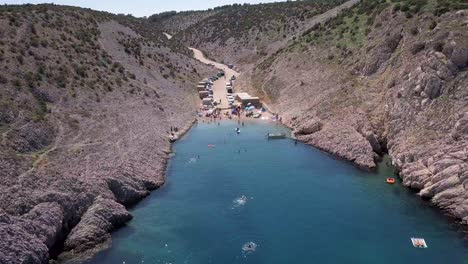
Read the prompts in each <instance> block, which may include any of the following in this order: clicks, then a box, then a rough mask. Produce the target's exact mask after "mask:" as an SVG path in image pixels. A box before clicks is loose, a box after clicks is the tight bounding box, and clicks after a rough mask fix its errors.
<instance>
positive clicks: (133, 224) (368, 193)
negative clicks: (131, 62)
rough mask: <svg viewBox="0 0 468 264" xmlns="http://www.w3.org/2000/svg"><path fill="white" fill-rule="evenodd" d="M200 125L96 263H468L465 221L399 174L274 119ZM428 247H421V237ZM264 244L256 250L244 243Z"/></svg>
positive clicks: (182, 143) (92, 262)
mask: <svg viewBox="0 0 468 264" xmlns="http://www.w3.org/2000/svg"><path fill="white" fill-rule="evenodd" d="M237 126H239V125H238V124H237V122H234V121H222V122H221V123H220V125H218V124H215V123H198V124H196V125H195V126H194V127H193V128H192V129H191V130H190V131H189V132H188V134H187V135H185V136H184V137H183V138H182V139H181V140H179V141H178V142H176V143H175V144H174V146H173V151H174V155H173V156H172V158H171V160H170V162H169V165H168V168H167V182H166V184H165V185H164V186H163V187H162V188H161V189H159V190H157V191H155V192H153V194H152V195H151V196H150V197H149V198H147V199H145V200H144V201H142V202H141V203H139V204H138V205H137V206H136V207H135V208H133V209H132V214H133V216H134V219H133V220H132V221H130V222H129V224H128V225H127V226H126V227H123V228H122V229H119V230H118V231H116V232H115V233H113V242H112V246H111V247H110V248H109V249H107V250H105V251H103V252H101V253H99V254H98V255H97V256H96V257H95V258H94V259H92V260H89V261H88V262H86V263H88V264H111V263H112V264H115V263H125V264H136V263H173V264H176V263H197V264H202V263H223V264H227V263H259V264H260V263H265V264H266V263H268V264H271V263H364V264H365V263H369V264H371V263H372V264H387V263H389V264H390V263H392V264H394V263H425V264H428V263H468V262H467V261H468V245H467V241H466V240H465V239H464V238H463V233H462V232H460V230H459V226H457V225H456V224H454V223H453V221H452V220H450V219H448V218H446V217H445V216H443V215H442V214H440V212H438V211H437V210H436V209H434V208H433V207H431V206H429V204H427V203H426V202H424V201H423V200H421V199H420V198H419V197H417V196H416V195H415V194H414V193H412V192H411V191H410V190H408V189H407V188H405V187H403V186H401V185H400V183H399V182H398V181H397V183H396V184H394V185H389V184H387V183H386V182H385V179H386V178H387V177H392V176H393V169H392V168H391V167H388V166H386V165H385V164H384V163H382V164H380V166H379V168H378V170H377V171H376V172H366V171H362V170H359V169H358V168H356V167H355V166H353V165H352V164H350V163H348V162H344V161H340V160H336V159H334V158H332V157H330V156H329V155H326V154H324V153H322V152H320V151H318V150H316V149H313V148H311V147H309V146H306V145H303V144H301V143H297V144H296V143H295V142H294V141H293V140H290V139H285V140H267V138H266V134H267V133H269V132H272V133H273V132H275V133H277V132H285V133H289V131H288V130H287V129H286V128H284V127H282V126H280V125H278V124H275V123H272V122H267V121H258V122H249V123H246V125H245V126H242V127H241V133H240V134H239V135H237V134H236V133H235V129H236V127H237ZM414 237H415V238H424V239H425V241H426V243H427V245H428V248H425V249H422V248H415V247H413V245H412V243H411V238H414ZM249 242H253V243H255V245H257V246H256V248H255V250H254V251H245V250H243V245H245V244H246V243H249Z"/></svg>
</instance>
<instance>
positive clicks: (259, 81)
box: [176, 0, 468, 224]
mask: <svg viewBox="0 0 468 264" xmlns="http://www.w3.org/2000/svg"><path fill="white" fill-rule="evenodd" d="M348 4H349V6H353V7H352V8H349V9H347V8H343V9H341V10H343V11H342V12H341V13H340V14H339V15H338V16H337V17H335V16H334V15H335V12H333V13H330V12H328V13H329V15H327V16H325V17H324V16H323V15H322V16H320V19H318V17H310V18H306V19H304V20H303V21H302V19H299V20H298V18H297V16H296V15H293V16H291V17H290V18H288V19H287V20H281V19H280V21H283V22H284V23H285V24H284V25H283V26H282V27H281V28H291V29H294V30H293V31H294V32H290V33H288V34H292V35H293V36H294V37H292V38H290V39H289V38H288V39H287V41H282V40H281V39H280V38H278V37H271V35H269V33H271V31H270V30H268V25H274V24H275V23H280V22H278V21H276V20H275V18H272V19H273V20H272V21H273V22H271V21H270V20H268V19H266V18H265V19H266V21H267V22H265V23H263V22H257V23H254V24H253V25H252V27H250V28H249V27H244V28H239V27H238V25H237V24H233V23H224V24H223V23H221V22H219V21H222V19H223V17H220V16H223V13H219V14H216V15H214V16H211V17H210V18H209V19H205V20H202V23H200V24H197V25H194V26H192V29H193V28H196V29H198V30H196V31H193V30H191V28H189V29H188V30H185V31H182V32H179V33H178V34H177V35H176V38H179V39H181V40H183V41H186V42H187V43H189V44H190V45H194V46H195V47H197V48H200V49H201V50H203V51H204V52H206V53H207V54H209V55H210V56H211V57H212V58H214V59H216V60H218V61H226V60H228V61H230V62H233V63H236V64H239V65H240V67H241V69H243V74H242V75H241V77H240V79H239V80H238V81H237V84H236V86H237V89H243V90H248V91H250V92H252V93H255V94H257V95H259V96H261V97H262V98H263V99H264V101H265V102H267V104H268V107H269V108H270V109H271V110H273V111H274V112H277V113H279V114H280V115H281V116H282V120H283V122H284V123H285V124H286V125H288V126H290V127H292V128H293V129H294V132H295V135H296V137H297V138H298V139H300V140H302V141H304V142H306V143H308V144H310V145H312V146H315V147H317V148H319V149H322V150H325V151H327V152H329V153H332V154H334V155H336V156H338V157H341V158H343V159H346V160H349V161H352V162H354V163H356V164H357V165H359V166H361V167H363V168H368V169H372V168H374V167H375V166H376V162H377V161H378V160H379V159H380V157H381V156H382V155H384V154H385V153H388V154H389V156H390V158H391V160H392V163H393V164H394V165H395V167H396V168H397V169H398V171H399V175H400V177H401V179H402V181H403V184H404V185H406V186H408V187H410V188H413V189H415V190H417V191H418V194H419V195H420V196H421V197H422V198H424V199H430V200H431V201H432V202H433V203H434V204H435V205H437V206H438V207H440V208H442V209H443V210H444V212H446V213H448V214H449V215H451V216H453V217H455V218H456V219H459V220H461V222H462V223H464V224H468V71H467V69H468V67H467V66H468V33H467V32H468V10H466V9H467V8H468V5H467V4H466V3H463V1H456V0H453V1H442V0H437V1H429V0H428V1H426V0H405V1H396V0H395V1H391V2H390V1H370V0H363V1H350V2H348ZM349 6H348V7H349ZM250 8H255V7H250ZM250 11H251V12H258V10H255V9H253V10H250ZM322 11H323V10H322ZM224 16H226V15H224ZM234 21H237V20H234ZM296 21H301V25H302V26H297V27H295V26H294V25H295V24H296V23H298V22H296ZM221 25H222V26H221ZM257 38H260V41H257V40H256V39H257ZM262 41H264V42H262ZM262 43H264V44H265V45H264V44H262ZM269 47H274V48H269Z"/></svg>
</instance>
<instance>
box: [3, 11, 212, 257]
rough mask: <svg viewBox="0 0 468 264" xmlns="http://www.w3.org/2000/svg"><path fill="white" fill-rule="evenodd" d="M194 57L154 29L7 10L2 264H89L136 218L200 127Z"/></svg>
mask: <svg viewBox="0 0 468 264" xmlns="http://www.w3.org/2000/svg"><path fill="white" fill-rule="evenodd" d="M189 55H190V53H189V51H188V50H187V49H186V48H185V47H183V46H180V45H178V44H177V43H175V42H168V41H167V39H166V37H164V36H163V35H162V34H161V32H159V31H157V30H155V29H152V27H151V26H150V25H149V24H148V23H147V21H145V20H139V19H135V18H132V17H126V16H115V15H111V14H107V13H101V12H94V11H91V10H84V9H79V8H72V7H63V6H54V5H39V6H2V7H0V67H1V69H2V71H1V72H0V87H1V93H0V133H1V141H0V175H1V176H0V201H1V202H0V204H1V205H0V236H1V237H2V239H1V241H0V263H48V261H49V257H56V256H57V254H58V253H60V252H62V250H64V251H65V252H66V253H65V254H62V255H61V258H64V257H76V256H78V255H80V254H84V256H86V255H87V254H90V253H92V252H93V251H94V250H96V246H101V247H102V246H105V245H106V244H107V243H108V242H109V240H110V235H109V232H110V231H112V230H114V229H115V228H117V227H119V226H120V225H123V224H124V223H125V222H126V221H128V220H129V219H131V215H130V214H129V213H128V211H127V210H126V208H125V206H129V205H131V204H134V203H135V202H137V201H139V200H140V199H142V198H143V197H145V196H147V195H148V194H149V191H151V190H153V189H155V188H158V186H160V185H161V184H162V183H163V182H164V171H165V163H166V159H167V157H168V154H169V152H170V143H169V141H168V135H169V133H170V131H171V129H172V128H173V127H177V128H178V131H179V133H180V132H182V131H183V130H184V129H186V128H187V127H188V126H189V125H190V124H191V122H192V121H193V120H194V114H193V113H194V110H195V106H196V104H195V103H196V96H195V95H196V91H195V90H194V89H193V87H194V84H195V83H196V82H198V81H199V80H200V78H201V77H202V76H206V74H207V73H208V68H206V66H204V65H201V64H200V63H198V62H196V61H195V60H193V59H192V58H191V57H189ZM98 248H99V247H98Z"/></svg>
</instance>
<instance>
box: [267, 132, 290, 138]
mask: <svg viewBox="0 0 468 264" xmlns="http://www.w3.org/2000/svg"><path fill="white" fill-rule="evenodd" d="M267 137H268V139H282V138H286V134H284V133H268V135H267Z"/></svg>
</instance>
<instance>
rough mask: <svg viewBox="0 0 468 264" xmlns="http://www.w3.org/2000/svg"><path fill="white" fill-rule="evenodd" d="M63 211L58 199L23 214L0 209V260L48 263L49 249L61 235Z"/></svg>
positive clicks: (1, 261)
mask: <svg viewBox="0 0 468 264" xmlns="http://www.w3.org/2000/svg"><path fill="white" fill-rule="evenodd" d="M62 221H63V211H62V208H61V207H60V205H59V204H57V203H41V204H38V205H37V206H35V207H34V208H33V209H32V210H31V211H30V212H29V213H27V214H26V215H24V217H21V218H20V217H12V216H9V215H8V214H6V213H5V212H3V211H1V210H0V236H1V237H2V239H1V240H0V249H6V248H8V249H9V250H8V251H7V250H1V251H0V263H48V261H49V252H48V248H49V247H51V246H52V245H53V244H54V243H55V241H56V239H57V238H58V237H59V236H60V232H61V229H62Z"/></svg>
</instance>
